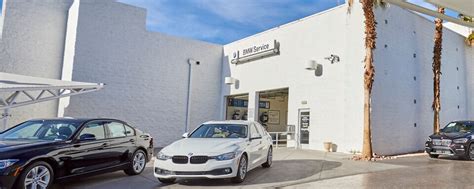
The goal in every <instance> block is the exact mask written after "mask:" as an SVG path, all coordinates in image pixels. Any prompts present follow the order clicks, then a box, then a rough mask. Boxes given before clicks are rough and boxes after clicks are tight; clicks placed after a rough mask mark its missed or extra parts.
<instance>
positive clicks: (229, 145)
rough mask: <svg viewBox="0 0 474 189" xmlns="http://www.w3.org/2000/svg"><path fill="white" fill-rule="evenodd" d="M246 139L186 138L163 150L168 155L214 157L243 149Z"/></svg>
mask: <svg viewBox="0 0 474 189" xmlns="http://www.w3.org/2000/svg"><path fill="white" fill-rule="evenodd" d="M245 141H246V140H245V139H242V138H239V139H225V138H184V139H181V140H178V141H176V142H174V143H172V144H170V145H169V146H167V147H165V148H163V150H162V152H163V153H164V154H166V155H170V156H173V155H188V154H189V153H193V154H194V155H207V156H214V155H220V154H223V153H227V152H233V151H236V150H237V149H239V148H241V147H242V146H243V144H244V143H245Z"/></svg>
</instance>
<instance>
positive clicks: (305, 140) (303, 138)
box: [298, 109, 310, 149]
mask: <svg viewBox="0 0 474 189" xmlns="http://www.w3.org/2000/svg"><path fill="white" fill-rule="evenodd" d="M298 114H299V119H298V120H299V121H298V122H299V124H298V127H299V135H298V136H299V139H298V143H299V147H300V148H304V149H307V148H309V128H310V121H309V120H310V112H309V109H300V110H299V113H298Z"/></svg>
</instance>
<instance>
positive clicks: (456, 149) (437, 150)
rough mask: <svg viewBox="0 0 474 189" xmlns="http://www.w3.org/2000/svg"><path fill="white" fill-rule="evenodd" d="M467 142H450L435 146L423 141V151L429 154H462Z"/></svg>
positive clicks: (464, 151) (464, 153) (464, 152)
mask: <svg viewBox="0 0 474 189" xmlns="http://www.w3.org/2000/svg"><path fill="white" fill-rule="evenodd" d="M468 147H469V146H468V144H456V143H453V144H450V145H449V146H435V145H433V144H432V143H431V142H426V143H425V152H426V153H428V154H431V155H448V156H464V155H466V150H467V149H468Z"/></svg>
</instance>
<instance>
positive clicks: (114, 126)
mask: <svg viewBox="0 0 474 189" xmlns="http://www.w3.org/2000/svg"><path fill="white" fill-rule="evenodd" d="M107 128H108V129H109V138H117V137H125V136H126V134H125V127H124V126H123V124H122V123H118V122H110V123H108V124H107Z"/></svg>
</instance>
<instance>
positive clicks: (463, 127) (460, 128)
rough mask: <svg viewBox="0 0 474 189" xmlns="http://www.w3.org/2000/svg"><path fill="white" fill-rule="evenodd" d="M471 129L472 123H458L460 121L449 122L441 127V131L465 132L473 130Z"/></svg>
mask: <svg viewBox="0 0 474 189" xmlns="http://www.w3.org/2000/svg"><path fill="white" fill-rule="evenodd" d="M473 131H474V125H472V124H466V123H460V122H451V123H449V124H448V125H446V127H444V128H443V129H441V132H443V133H467V132H473Z"/></svg>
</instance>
